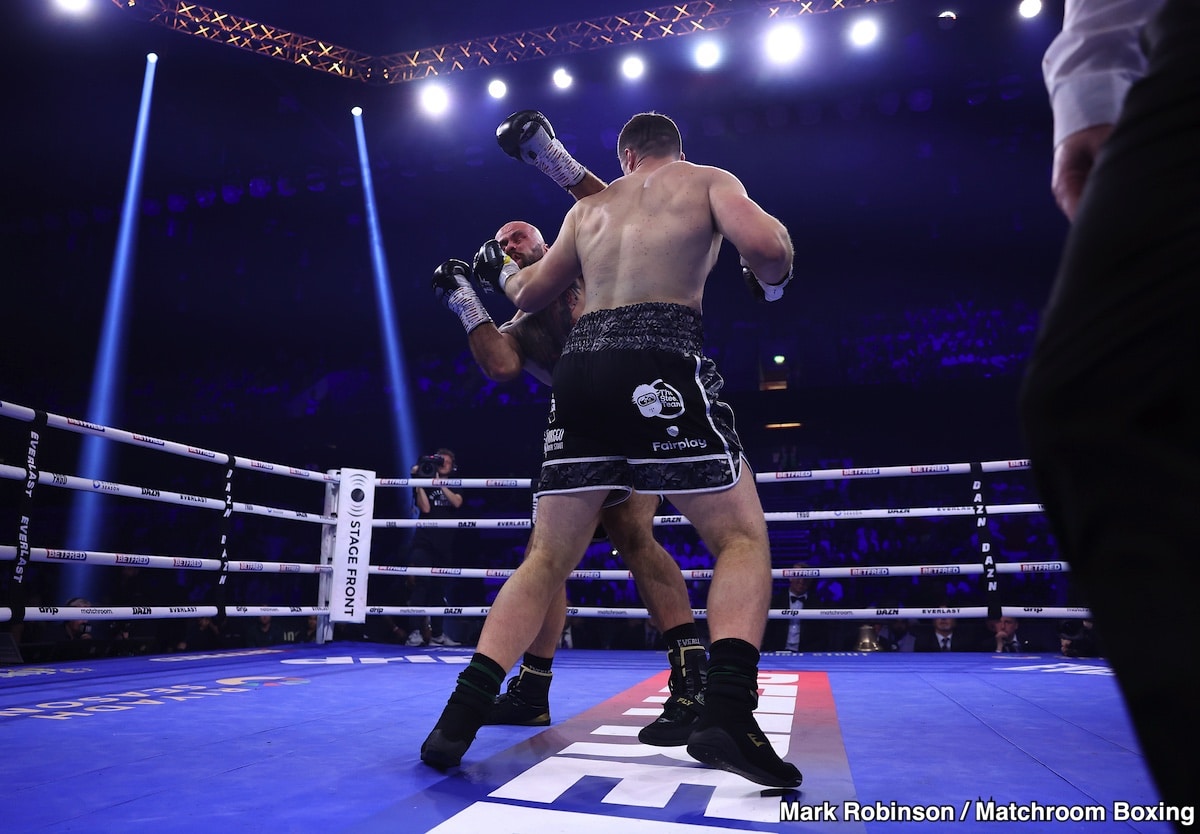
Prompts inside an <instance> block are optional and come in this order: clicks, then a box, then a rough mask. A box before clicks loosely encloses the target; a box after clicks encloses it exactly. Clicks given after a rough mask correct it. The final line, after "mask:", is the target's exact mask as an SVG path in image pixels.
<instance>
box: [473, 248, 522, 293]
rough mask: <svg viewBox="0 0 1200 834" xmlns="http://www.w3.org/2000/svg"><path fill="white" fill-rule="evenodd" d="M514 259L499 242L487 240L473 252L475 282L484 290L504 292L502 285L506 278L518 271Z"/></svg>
mask: <svg viewBox="0 0 1200 834" xmlns="http://www.w3.org/2000/svg"><path fill="white" fill-rule="evenodd" d="M520 269H521V268H520V267H519V266H517V264H516V261H514V260H513V259H512V258H510V257H509V256H508V255H506V254H505V253H504V250H503V249H501V248H500V244H499V243H497V242H496V241H494V240H489V241H488V242H487V243H485V244H483V246H480V247H479V251H478V252H476V253H475V266H474V272H475V283H477V284H479V288H480V289H481V290H483V291H484V292H498V293H500V294H501V295H503V294H504V285H505V284H506V283H508V279H509V278H511V277H512V276H514V275H516V274H517V272H518V271H520Z"/></svg>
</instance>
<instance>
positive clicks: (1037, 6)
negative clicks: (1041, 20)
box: [1017, 0, 1042, 19]
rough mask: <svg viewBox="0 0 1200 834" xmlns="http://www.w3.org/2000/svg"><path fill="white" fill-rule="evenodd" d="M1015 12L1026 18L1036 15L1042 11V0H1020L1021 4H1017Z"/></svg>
mask: <svg viewBox="0 0 1200 834" xmlns="http://www.w3.org/2000/svg"><path fill="white" fill-rule="evenodd" d="M1017 13H1018V14H1020V15H1021V17H1024V18H1026V19H1028V18H1031V17H1037V16H1038V15H1039V14H1041V13H1042V0H1021V5H1019V6H1017Z"/></svg>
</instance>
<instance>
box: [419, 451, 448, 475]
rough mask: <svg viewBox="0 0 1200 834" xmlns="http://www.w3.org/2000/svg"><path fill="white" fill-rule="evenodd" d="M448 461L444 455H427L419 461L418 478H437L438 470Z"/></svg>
mask: <svg viewBox="0 0 1200 834" xmlns="http://www.w3.org/2000/svg"><path fill="white" fill-rule="evenodd" d="M445 460H446V458H445V457H443V456H442V455H427V456H426V457H423V458H421V459H420V460H419V461H417V476H418V477H421V478H436V477H437V474H438V470H439V469H441V468H442V463H444V462H445Z"/></svg>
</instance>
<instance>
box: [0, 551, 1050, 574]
mask: <svg viewBox="0 0 1200 834" xmlns="http://www.w3.org/2000/svg"><path fill="white" fill-rule="evenodd" d="M0 558H4V549H3V548H0ZM1070 569H1071V568H1070V566H1069V565H1068V564H1067V563H1066V562H1020V563H1012V564H1007V563H1001V564H998V565H996V567H995V568H992V569H991V570H994V571H995V572H996V573H1010V574H1024V573H1066V572H1067V571H1069V570H1070ZM987 570H988V569H986V568H984V566H983V565H981V564H979V563H978V562H976V563H973V564H961V565H898V566H888V567H878V568H776V569H774V570H772V571H771V578H772V579H792V578H795V577H803V578H805V579H821V578H824V579H831V578H834V579H874V578H877V577H881V576H979V575H982V574H983V573H985V572H986V571H987ZM370 572H371V573H372V574H375V573H394V574H400V575H401V576H456V577H458V578H460V579H507V578H508V577H510V576H512V575H513V574H514V573H516V572H517V569H516V568H418V567H410V566H408V565H371V568H370ZM680 573H682V574H683V578H684V579H685V580H705V579H712V575H713V572H712V569H711V568H704V569H688V570H680ZM633 578H634V576H633V571H628V570H575V571H571V575H570V576H568V577H567V579H568V580H602V581H607V580H617V581H619V582H620V581H626V580H630V579H633Z"/></svg>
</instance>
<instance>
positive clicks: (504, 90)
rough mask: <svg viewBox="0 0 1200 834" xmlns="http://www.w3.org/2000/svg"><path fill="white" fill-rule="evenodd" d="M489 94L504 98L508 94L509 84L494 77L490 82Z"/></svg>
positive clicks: (496, 97)
mask: <svg viewBox="0 0 1200 834" xmlns="http://www.w3.org/2000/svg"><path fill="white" fill-rule="evenodd" d="M487 90H488V95H489V96H491V97H492V98H494V99H502V98H504V97H505V96H506V95H508V85H507V84H505V83H504V82H503V81H501V80H500V79H499V78H496V79H493V80H492V81H491V82H490V83H489V84H488V88H487Z"/></svg>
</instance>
